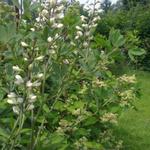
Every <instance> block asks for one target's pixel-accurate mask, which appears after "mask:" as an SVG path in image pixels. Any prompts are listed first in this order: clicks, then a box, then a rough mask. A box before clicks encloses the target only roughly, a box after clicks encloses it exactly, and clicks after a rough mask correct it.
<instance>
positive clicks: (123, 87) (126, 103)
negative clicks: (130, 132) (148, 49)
mask: <svg viewBox="0 0 150 150" xmlns="http://www.w3.org/2000/svg"><path fill="white" fill-rule="evenodd" d="M96 3H97V2H96ZM95 5H96V4H94V11H93V9H92V10H91V9H89V10H88V17H85V16H80V13H79V7H78V4H77V3H73V4H72V5H70V6H69V7H64V4H62V3H61V2H60V3H56V2H55V1H50V2H48V3H43V4H40V3H33V4H32V3H29V1H25V4H24V6H25V9H24V14H23V15H22V18H21V19H20V20H18V22H19V23H18V24H15V22H14V19H13V18H14V16H13V13H11V12H10V13H9V16H8V18H12V19H7V16H4V17H3V18H2V20H3V21H2V20H1V22H2V23H1V26H0V31H1V32H2V33H3V36H1V38H0V43H1V45H2V47H1V48H2V49H3V51H1V59H2V61H1V63H0V69H1V72H0V75H1V80H0V85H1V86H0V115H1V118H0V148H1V149H2V150H5V149H9V150H12V149H21V150H23V149H37V150H49V149H52V150H58V149H60V150H70V149H74V150H79V149H85V150H86V149H97V150H103V149H115V150H117V149H118V150H119V149H121V147H122V141H121V140H120V139H117V138H116V137H115V136H114V135H113V127H114V126H115V125H117V118H118V117H119V114H120V113H121V112H122V110H124V109H126V108H128V107H133V101H134V99H135V98H136V88H135V85H134V84H135V82H136V79H135V76H134V75H133V76H127V75H123V76H120V77H116V76H115V75H114V74H113V73H112V72H111V71H110V66H111V65H112V64H113V63H114V60H115V59H116V58H119V57H120V56H121V50H120V47H122V46H123V44H124V42H125V40H124V37H123V36H122V35H121V34H120V32H119V31H118V30H112V31H111V33H110V36H109V39H106V38H97V39H95V38H94V37H93V33H94V31H95V28H96V24H97V21H98V20H99V17H98V12H97V11H98V10H97V9H96V8H95ZM5 6H6V5H5ZM7 7H8V6H7ZM64 12H65V13H64ZM2 29H3V30H2ZM98 40H100V41H101V40H102V41H103V45H104V44H105V50H104V49H103V46H102V47H101V45H98V44H99V41H98Z"/></svg>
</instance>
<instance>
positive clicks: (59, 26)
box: [56, 23, 64, 29]
mask: <svg viewBox="0 0 150 150" xmlns="http://www.w3.org/2000/svg"><path fill="white" fill-rule="evenodd" d="M63 26H64V25H63V24H62V23H59V24H57V25H56V28H58V29H60V28H62V27H63Z"/></svg>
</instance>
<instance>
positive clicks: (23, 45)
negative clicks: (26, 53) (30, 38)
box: [21, 42, 29, 47]
mask: <svg viewBox="0 0 150 150" xmlns="http://www.w3.org/2000/svg"><path fill="white" fill-rule="evenodd" d="M21 46H22V47H28V46H29V45H28V44H27V43H25V42H21Z"/></svg>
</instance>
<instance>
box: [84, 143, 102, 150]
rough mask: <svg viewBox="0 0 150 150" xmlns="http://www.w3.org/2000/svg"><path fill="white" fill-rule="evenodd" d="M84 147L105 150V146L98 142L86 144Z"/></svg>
mask: <svg viewBox="0 0 150 150" xmlns="http://www.w3.org/2000/svg"><path fill="white" fill-rule="evenodd" d="M84 145H85V146H86V147H87V148H90V149H96V150H104V148H103V146H102V145H101V144H99V143H96V142H84Z"/></svg>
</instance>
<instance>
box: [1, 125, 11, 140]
mask: <svg viewBox="0 0 150 150" xmlns="http://www.w3.org/2000/svg"><path fill="white" fill-rule="evenodd" d="M0 136H3V137H4V138H8V137H9V134H8V133H7V132H6V131H5V130H4V129H3V128H1V127H0Z"/></svg>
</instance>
